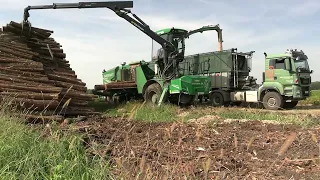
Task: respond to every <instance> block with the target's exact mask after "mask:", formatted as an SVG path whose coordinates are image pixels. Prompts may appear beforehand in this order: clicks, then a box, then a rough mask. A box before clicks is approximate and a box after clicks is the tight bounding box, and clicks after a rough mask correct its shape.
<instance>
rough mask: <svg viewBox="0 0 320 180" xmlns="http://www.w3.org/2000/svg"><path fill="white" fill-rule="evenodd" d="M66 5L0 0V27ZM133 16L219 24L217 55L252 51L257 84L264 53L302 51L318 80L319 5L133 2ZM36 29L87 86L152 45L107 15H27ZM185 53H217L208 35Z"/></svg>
mask: <svg viewBox="0 0 320 180" xmlns="http://www.w3.org/2000/svg"><path fill="white" fill-rule="evenodd" d="M61 2H77V1H70V0H65V1H63V0H59V1H55V0H28V1H26V0H0V3H1V6H0V14H1V16H0V24H1V25H6V24H7V23H9V22H10V21H17V22H21V21H22V17H23V9H24V8H25V7H26V6H28V5H44V4H52V3H61ZM132 11H133V12H134V13H135V14H137V15H138V16H139V17H140V18H141V19H143V20H144V21H145V22H146V23H147V24H149V25H150V27H151V29H153V30H158V29H162V28H166V27H179V28H184V29H187V30H191V29H195V28H199V27H202V26H204V25H215V24H220V27H221V28H222V29H223V40H224V49H229V48H238V51H242V52H246V51H256V52H255V54H254V56H253V61H252V66H253V71H252V74H251V75H253V76H255V77H257V78H258V81H259V83H260V81H261V79H262V77H261V76H262V74H261V73H262V71H263V70H264V55H263V52H267V53H268V54H271V53H283V52H285V50H286V49H287V48H293V49H295V48H297V49H302V50H303V51H304V52H305V53H306V54H307V55H308V56H309V59H310V60H309V64H310V67H311V69H313V70H314V74H313V75H312V78H313V81H315V80H320V67H319V66H317V59H316V58H318V59H319V57H320V18H319V17H320V0H281V1H280V0H267V1H266V0H161V1H160V0H134V7H133V9H132ZM29 20H30V22H31V23H32V25H33V26H35V27H41V28H46V29H51V30H54V34H53V36H52V37H53V38H55V39H56V41H57V42H59V43H60V44H62V46H63V49H64V51H65V53H66V54H67V60H69V61H70V64H71V67H72V68H73V69H74V70H75V71H76V74H77V75H78V77H79V78H80V79H82V80H83V81H84V82H85V83H87V87H88V88H93V86H94V85H95V84H101V83H102V75H101V72H102V70H103V69H106V70H107V69H109V68H112V67H114V66H117V65H119V64H120V63H121V62H124V61H126V62H130V61H139V60H146V61H149V60H150V56H151V39H150V38H149V37H148V36H146V35H145V34H143V33H142V32H141V31H140V30H138V29H136V28H135V27H134V26H132V25H131V24H130V23H128V22H127V21H125V20H124V19H122V18H120V17H118V16H117V15H116V14H114V13H113V12H112V11H110V10H108V9H68V10H34V11H30V18H29ZM186 46H187V47H186V51H187V55H189V54H194V53H201V52H209V51H216V50H218V43H217V34H216V32H215V31H211V32H205V33H203V34H196V35H194V36H192V37H191V38H190V39H189V40H188V41H187V44H186Z"/></svg>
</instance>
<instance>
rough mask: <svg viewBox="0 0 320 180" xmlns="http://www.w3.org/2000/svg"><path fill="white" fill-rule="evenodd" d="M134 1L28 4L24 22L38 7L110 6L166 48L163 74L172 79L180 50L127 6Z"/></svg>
mask: <svg viewBox="0 0 320 180" xmlns="http://www.w3.org/2000/svg"><path fill="white" fill-rule="evenodd" d="M132 7H133V1H104V2H78V3H53V4H52V5H37V6H28V7H26V8H25V9H24V17H23V24H29V26H30V23H29V21H28V18H29V17H30V14H29V11H30V10H36V9H38V10H39V9H73V8H77V9H86V8H108V9H110V10H112V11H113V12H115V13H116V14H117V15H118V16H119V17H121V18H123V19H125V20H126V21H128V22H129V23H131V24H132V25H134V26H135V27H136V28H138V29H139V30H140V31H142V32H143V33H145V34H146V35H148V36H149V37H150V38H152V39H153V40H155V41H156V42H158V43H159V44H160V45H161V46H162V48H163V49H164V52H165V53H164V62H163V63H164V65H165V66H164V68H163V69H162V70H163V73H162V74H163V76H165V77H164V78H165V79H166V80H170V79H171V78H172V77H173V76H172V74H174V73H175V70H173V71H172V72H170V73H169V74H171V75H165V74H166V73H165V71H167V70H168V69H169V67H170V66H173V65H174V64H175V63H176V62H178V61H179V60H178V59H177V56H176V55H177V54H178V51H177V50H176V47H175V46H174V45H173V44H172V43H170V42H169V41H167V40H165V39H163V38H162V37H161V36H159V35H158V34H156V33H155V32H154V31H152V30H151V29H150V27H149V26H148V25H147V24H146V23H145V22H143V21H142V20H141V19H140V18H139V17H138V16H137V15H135V14H133V13H131V11H130V10H128V9H126V8H132ZM128 14H132V16H133V17H130V16H129V15H128ZM169 77H170V78H169Z"/></svg>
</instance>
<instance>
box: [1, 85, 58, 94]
mask: <svg viewBox="0 0 320 180" xmlns="http://www.w3.org/2000/svg"><path fill="white" fill-rule="evenodd" d="M0 88H9V89H17V90H25V91H30V92H38V93H41V92H42V93H60V92H61V90H62V88H59V87H54V88H53V87H50V88H47V87H26V86H21V85H17V84H16V83H14V84H7V83H0Z"/></svg>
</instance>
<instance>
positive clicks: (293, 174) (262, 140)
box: [68, 117, 320, 179]
mask: <svg viewBox="0 0 320 180" xmlns="http://www.w3.org/2000/svg"><path fill="white" fill-rule="evenodd" d="M68 129H73V130H75V131H76V132H80V133H83V134H85V137H86V138H85V139H86V140H85V141H86V146H87V148H88V150H89V152H90V153H91V154H92V155H99V156H103V157H104V156H107V157H108V158H110V161H111V167H112V169H111V170H112V173H113V174H114V175H115V176H116V177H118V178H119V177H124V178H125V179H134V178H136V177H138V179H164V178H165V179H168V178H169V179H181V178H184V177H187V178H189V179H190V178H191V179H206V178H208V179H231V178H232V179H233V178H236V179H290V178H294V179H319V177H320V159H319V158H320V144H319V141H320V139H319V138H320V137H319V135H320V128H309V129H306V128H301V127H299V126H296V125H283V124H275V123H268V122H261V121H247V122H238V121H230V120H227V121H225V120H223V119H213V120H212V121H207V123H206V124H196V123H180V122H153V123H150V122H144V121H136V120H132V121H129V120H125V119H120V118H103V117H91V118H90V119H88V120H87V121H84V122H78V123H76V124H74V125H72V126H70V128H68Z"/></svg>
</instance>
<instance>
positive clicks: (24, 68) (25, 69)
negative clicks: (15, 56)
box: [2, 66, 44, 73]
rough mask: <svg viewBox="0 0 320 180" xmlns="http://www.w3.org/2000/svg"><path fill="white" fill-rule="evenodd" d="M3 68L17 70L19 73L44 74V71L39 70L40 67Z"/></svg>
mask: <svg viewBox="0 0 320 180" xmlns="http://www.w3.org/2000/svg"><path fill="white" fill-rule="evenodd" d="M2 68H5V69H11V70H17V71H24V72H35V73H36V72H38V73H44V69H43V68H39V67H31V68H30V67H19V66H2Z"/></svg>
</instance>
